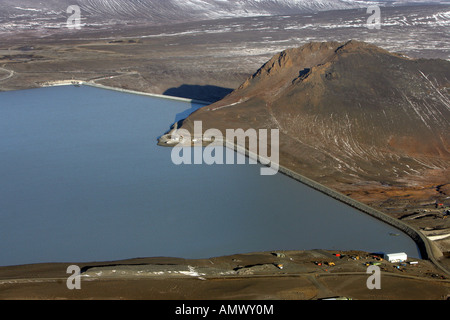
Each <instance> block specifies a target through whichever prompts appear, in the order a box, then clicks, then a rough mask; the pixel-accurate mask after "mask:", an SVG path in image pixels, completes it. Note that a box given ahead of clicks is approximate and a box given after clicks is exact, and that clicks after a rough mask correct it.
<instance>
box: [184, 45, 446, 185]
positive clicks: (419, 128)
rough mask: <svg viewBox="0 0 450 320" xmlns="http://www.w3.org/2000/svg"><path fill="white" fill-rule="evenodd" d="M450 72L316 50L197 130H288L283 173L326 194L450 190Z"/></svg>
mask: <svg viewBox="0 0 450 320" xmlns="http://www.w3.org/2000/svg"><path fill="white" fill-rule="evenodd" d="M449 74H450V62H448V61H444V60H424V59H419V60H413V59H408V58H405V57H403V56H400V55H396V54H391V53H389V52H387V51H385V50H383V49H380V48H378V47H375V46H373V45H369V44H366V43H363V42H356V41H349V42H347V43H336V42H328V43H310V44H308V45H305V46H303V47H301V48H295V49H289V50H286V51H284V52H281V53H279V54H277V55H276V56H274V57H273V58H272V59H271V60H270V61H268V62H267V63H266V64H265V65H264V66H263V67H262V68H261V69H260V70H258V71H257V72H256V73H255V74H254V75H253V76H252V77H251V78H249V79H248V80H247V81H246V82H245V83H244V84H242V85H241V86H240V87H239V88H238V89H237V90H235V91H234V92H233V93H231V94H230V95H229V96H227V97H225V98H224V99H223V100H221V101H219V102H217V103H215V104H212V105H211V106H208V107H205V108H202V109H200V110H199V111H197V112H195V113H194V114H192V115H191V116H190V117H189V118H188V119H186V120H185V121H184V123H183V128H184V129H188V130H190V131H191V130H192V129H193V123H194V121H203V128H204V130H206V129H208V128H217V129H219V130H221V131H222V132H225V130H226V129H236V128H243V129H244V130H246V129H249V128H255V129H259V128H268V129H280V144H281V147H280V163H281V164H282V165H283V166H285V167H287V168H289V169H293V170H294V171H297V172H299V173H301V174H304V175H306V176H308V177H310V178H312V179H315V180H317V181H319V182H322V183H325V184H330V183H331V184H333V185H339V184H341V183H344V184H347V183H351V184H355V183H368V182H373V183H380V184H389V185H390V184H393V185H399V184H411V185H414V184H416V183H418V181H424V180H426V179H435V178H436V177H437V178H436V179H437V180H439V179H440V180H442V181H444V182H445V181H448V180H449V178H450V175H449V170H448V168H449V164H450V149H449V148H450V79H449Z"/></svg>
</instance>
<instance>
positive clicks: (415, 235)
mask: <svg viewBox="0 0 450 320" xmlns="http://www.w3.org/2000/svg"><path fill="white" fill-rule="evenodd" d="M81 85H85V86H91V87H95V88H100V89H106V90H113V91H118V92H123V93H129V94H137V95H142V96H148V97H155V98H161V99H169V100H175V101H181V102H188V103H195V104H201V105H205V106H206V105H209V104H211V102H207V101H201V100H194V99H186V98H179V97H173V96H167V95H161V94H153V93H146V92H140V91H134V90H128V89H122V88H116V87H110V86H105V85H101V84H97V83H95V82H93V81H84V80H62V81H52V82H47V83H45V84H43V85H42V87H55V86H81ZM223 143H224V146H225V147H227V148H230V149H232V150H234V151H235V152H238V153H240V154H243V155H245V156H246V157H248V158H252V159H258V161H259V162H260V163H261V161H260V160H261V157H260V156H259V155H256V154H253V153H252V152H250V151H249V150H248V149H246V148H244V147H242V146H240V145H238V144H235V143H232V142H229V141H223ZM262 160H265V162H266V163H268V162H270V159H262ZM261 165H263V166H265V165H264V164H262V163H261ZM278 167H279V172H280V173H282V174H284V175H286V176H289V177H290V178H292V179H294V180H296V181H298V182H301V183H303V184H305V185H307V186H309V187H311V188H313V189H315V190H317V191H319V192H322V193H324V194H325V195H327V196H330V197H332V198H334V199H336V200H338V201H340V202H343V203H345V204H347V205H349V206H351V207H353V208H356V209H357V210H359V211H361V212H362V213H365V214H368V215H369V216H371V217H374V218H376V219H377V220H379V221H382V222H383V223H386V224H388V225H390V226H393V227H395V228H396V229H398V230H400V231H403V232H404V233H405V234H407V235H408V236H409V237H410V238H411V239H412V240H413V241H414V242H415V243H416V244H417V246H418V248H419V251H420V254H421V256H422V257H421V258H422V259H425V260H430V261H431V262H432V263H433V264H434V265H435V266H436V267H437V268H438V269H439V270H441V271H442V272H444V273H445V274H447V275H449V276H450V270H447V269H446V268H445V267H444V266H443V265H442V264H441V263H440V262H439V259H440V258H441V257H442V256H443V253H442V251H441V250H440V249H439V248H438V247H437V246H436V245H435V244H434V243H433V242H432V241H431V240H429V239H428V238H427V237H426V236H425V235H424V234H422V233H421V232H420V231H418V230H417V229H415V228H414V227H412V226H410V225H407V224H405V223H403V222H402V221H400V220H398V219H395V218H392V217H390V216H389V215H387V214H385V213H383V212H381V211H378V210H376V209H374V208H372V207H370V206H368V205H366V204H363V203H361V202H359V201H356V200H354V199H352V198H350V197H347V196H345V195H343V194H341V193H339V192H337V191H336V190H333V189H331V188H328V187H326V186H324V185H322V184H320V183H318V182H316V181H313V180H311V179H309V178H307V177H305V176H303V175H301V174H300V173H298V172H295V171H293V170H290V169H288V168H286V167H284V166H282V165H278Z"/></svg>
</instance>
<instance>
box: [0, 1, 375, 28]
mask: <svg viewBox="0 0 450 320" xmlns="http://www.w3.org/2000/svg"><path fill="white" fill-rule="evenodd" d="M374 3H375V2H373V1H363V0H238V1H226V0H164V1H160V0H60V1H55V0H50V1H45V2H36V1H32V0H20V1H13V0H0V5H1V9H0V17H1V16H4V18H5V19H6V18H13V19H14V18H17V19H22V18H26V17H27V16H29V17H34V18H40V19H43V22H45V21H47V19H49V18H50V17H52V18H55V19H58V18H64V17H65V16H66V9H67V7H68V6H70V5H78V6H80V9H81V12H82V16H83V17H84V18H85V19H88V20H89V19H90V20H91V21H92V20H93V19H96V20H115V21H117V22H118V21H122V22H125V21H136V20H139V21H146V22H147V23H155V24H164V23H173V22H182V21H194V20H207V19H222V18H230V17H247V16H261V15H277V14H296V13H304V12H316V11H325V10H340V9H352V8H360V7H367V6H369V5H370V4H374Z"/></svg>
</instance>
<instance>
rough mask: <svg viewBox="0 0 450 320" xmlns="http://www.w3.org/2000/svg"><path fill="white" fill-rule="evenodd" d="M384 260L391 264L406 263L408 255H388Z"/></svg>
mask: <svg viewBox="0 0 450 320" xmlns="http://www.w3.org/2000/svg"><path fill="white" fill-rule="evenodd" d="M384 259H386V260H387V261H389V262H391V263H397V262H404V261H406V260H408V255H407V254H406V253H404V252H402V253H388V254H385V255H384Z"/></svg>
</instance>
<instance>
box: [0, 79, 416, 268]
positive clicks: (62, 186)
mask: <svg viewBox="0 0 450 320" xmlns="http://www.w3.org/2000/svg"><path fill="white" fill-rule="evenodd" d="M196 108H198V106H196V105H191V104H189V103H185V102H178V101H172V100H166V99H159V98H151V97H146V96H140V95H132V94H126V93H120V92H116V91H109V90H103V89H97V88H91V87H80V88H77V87H54V88H42V89H33V90H24V91H15V92H4V93H0V265H2V266H5V265H16V264H29V263H41V262H92V261H110V260H120V259H128V258H136V257H153V256H171V257H183V258H207V257H215V256H222V255H228V254H235V253H248V252H255V251H271V250H308V249H318V248H320V249H342V250H347V249H359V250H367V251H373V252H383V251H384V252H407V253H408V254H409V255H411V256H414V257H419V256H420V255H419V252H418V249H417V246H416V245H415V243H414V242H413V241H412V240H411V239H410V238H409V237H407V236H406V235H404V234H402V233H400V232H399V231H397V230H396V229H394V228H392V227H389V226H387V225H385V224H383V223H381V222H378V221H377V220H375V219H373V218H370V217H368V216H366V215H364V214H362V213H360V212H359V211H357V210H355V209H353V208H351V207H348V206H347V205H345V204H342V203H340V202H338V201H336V200H334V199H332V198H329V197H327V196H325V195H323V194H321V193H319V192H317V191H315V190H313V189H311V188H309V187H307V186H304V185H302V184H301V183H298V182H297V181H294V180H292V179H290V178H288V177H286V176H283V175H282V174H278V175H276V176H269V177H268V176H260V174H259V166H255V165H232V166H229V165H223V166H207V165H192V166H175V165H174V164H172V161H171V157H170V156H171V151H172V149H169V148H162V147H158V146H157V145H156V139H157V137H158V136H160V135H161V134H162V133H164V132H166V131H167V129H169V127H170V125H171V124H172V123H174V122H175V121H177V120H180V119H182V118H184V117H185V116H186V115H188V114H189V113H190V112H192V111H194V110H195V109H196ZM391 233H395V234H400V236H395V237H393V236H392V235H390V234H391Z"/></svg>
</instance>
